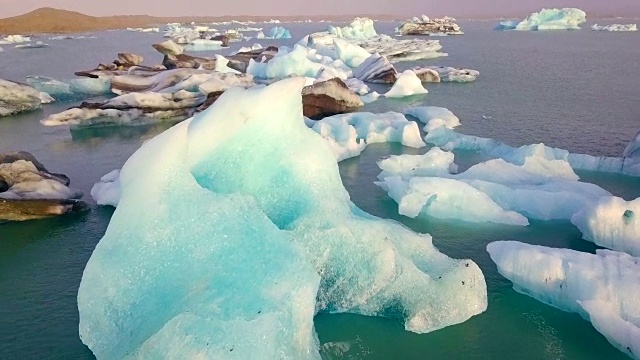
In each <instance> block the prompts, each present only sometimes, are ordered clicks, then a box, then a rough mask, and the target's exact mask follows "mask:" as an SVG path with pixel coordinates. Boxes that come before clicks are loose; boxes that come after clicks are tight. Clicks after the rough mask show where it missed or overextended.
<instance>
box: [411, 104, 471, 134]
mask: <svg viewBox="0 0 640 360" xmlns="http://www.w3.org/2000/svg"><path fill="white" fill-rule="evenodd" d="M404 113H405V115H409V116H413V117H414V118H416V119H418V120H420V122H421V123H423V124H425V127H424V131H425V132H427V133H429V132H431V131H433V130H436V129H438V128H440V127H444V128H446V129H454V128H456V127H458V126H460V119H458V117H457V116H455V115H454V114H453V112H451V110H449V109H447V108H443V107H438V106H419V107H410V108H407V109H405V110H404Z"/></svg>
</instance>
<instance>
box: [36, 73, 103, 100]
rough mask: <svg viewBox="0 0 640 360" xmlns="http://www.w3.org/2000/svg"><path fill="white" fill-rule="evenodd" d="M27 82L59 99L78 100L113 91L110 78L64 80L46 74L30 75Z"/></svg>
mask: <svg viewBox="0 0 640 360" xmlns="http://www.w3.org/2000/svg"><path fill="white" fill-rule="evenodd" d="M26 82H27V83H28V84H29V85H31V86H33V87H34V88H36V89H38V90H39V91H42V92H45V93H47V94H49V95H51V96H52V97H53V98H54V99H56V100H58V101H69V100H78V99H82V98H86V97H90V96H98V95H107V94H110V93H111V81H110V80H109V79H108V78H97V79H93V78H82V79H73V80H70V81H68V82H63V81H59V80H55V79H52V78H48V77H44V76H29V77H27V79H26Z"/></svg>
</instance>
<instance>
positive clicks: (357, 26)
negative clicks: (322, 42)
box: [327, 17, 378, 39]
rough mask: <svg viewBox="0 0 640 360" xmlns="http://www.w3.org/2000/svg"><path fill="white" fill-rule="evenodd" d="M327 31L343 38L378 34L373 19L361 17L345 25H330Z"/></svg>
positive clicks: (367, 36) (363, 37)
mask: <svg viewBox="0 0 640 360" xmlns="http://www.w3.org/2000/svg"><path fill="white" fill-rule="evenodd" d="M327 31H328V32H329V33H330V34H332V35H335V36H336V37H338V38H343V39H369V38H372V37H376V36H377V35H378V33H377V32H376V29H375V28H374V26H373V20H371V19H369V18H359V17H357V18H355V19H353V21H352V22H351V24H349V25H347V26H345V27H336V26H332V25H329V27H328V28H327Z"/></svg>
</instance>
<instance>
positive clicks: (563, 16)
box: [496, 8, 587, 31]
mask: <svg viewBox="0 0 640 360" xmlns="http://www.w3.org/2000/svg"><path fill="white" fill-rule="evenodd" d="M585 21H587V13H585V12H584V11H582V10H580V9H576V8H563V9H542V10H541V11H539V12H535V13H533V14H531V15H529V17H527V18H526V19H524V20H522V21H520V22H517V21H511V20H507V21H501V22H500V23H499V24H498V26H497V27H496V30H521V31H537V30H580V24H582V23H584V22H585Z"/></svg>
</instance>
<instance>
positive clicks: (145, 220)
mask: <svg viewBox="0 0 640 360" xmlns="http://www.w3.org/2000/svg"><path fill="white" fill-rule="evenodd" d="M303 85H304V80H303V79H288V80H284V81H281V82H278V83H275V84H273V85H271V86H269V87H266V88H262V89H250V90H243V89H231V90H229V91H227V92H225V93H224V94H223V95H222V96H221V97H220V98H219V99H218V101H216V103H215V104H214V105H213V106H211V107H210V108H209V109H208V110H206V111H204V112H202V113H201V114H199V115H197V116H196V117H194V118H192V119H190V120H187V121H184V122H182V123H180V124H178V125H176V126H174V127H173V128H171V129H169V130H167V131H166V132H164V133H163V134H161V135H159V136H157V137H155V138H154V139H152V140H150V141H148V142H146V143H145V144H144V145H143V146H142V147H141V148H140V149H139V150H138V151H137V152H136V153H135V154H134V155H132V156H131V158H130V159H129V160H128V161H127V162H126V164H125V165H124V167H123V169H122V172H121V174H120V186H121V192H122V197H121V199H120V202H119V204H118V208H117V209H116V211H115V213H114V214H113V217H112V219H111V222H110V224H109V227H108V229H107V231H106V234H105V236H104V237H103V238H102V240H101V241H100V243H99V244H98V245H97V246H96V249H95V251H94V253H93V255H92V257H91V259H90V260H89V262H88V264H87V266H86V268H85V271H84V274H83V278H82V282H81V284H80V289H79V292H78V309H79V314H80V329H79V331H80V337H81V339H82V341H83V342H84V343H85V344H87V345H88V346H89V348H90V349H91V350H92V351H93V353H94V354H95V355H96V356H97V357H98V358H99V359H102V358H105V359H112V358H153V357H168V358H171V357H179V358H228V359H248V358H251V359H261V358H264V359H273V358H282V359H308V358H311V359H318V358H319V349H318V341H317V337H316V335H315V331H314V328H313V316H314V315H315V314H316V313H317V312H330V313H338V312H352V313H359V314H364V315H371V316H382V315H384V316H389V317H392V318H397V319H399V320H402V321H404V323H405V327H406V329H407V330H410V331H414V332H418V333H423V332H428V331H434V330H437V329H440V328H443V327H445V326H448V325H452V324H456V323H460V322H462V321H465V320H467V319H468V318H470V317H471V316H473V315H475V314H478V313H481V312H482V311H484V310H485V309H486V306H487V295H486V285H485V282H484V277H483V275H482V273H481V271H480V269H479V268H478V266H477V265H476V264H475V263H473V262H472V261H470V260H454V259H451V258H449V257H447V256H445V255H443V254H442V253H440V252H438V250H437V249H436V248H435V247H434V246H433V245H432V243H431V237H430V236H429V235H421V234H416V233H414V232H412V231H410V230H408V229H406V228H405V227H403V226H401V225H400V224H398V223H395V222H392V221H388V220H382V219H378V218H376V217H373V216H371V215H369V214H366V213H364V212H363V211H362V210H360V209H358V208H357V207H356V206H355V205H353V203H351V201H350V199H349V195H348V193H347V191H346V190H345V188H344V187H343V185H342V182H341V179H340V175H339V172H338V166H337V163H336V160H335V157H334V155H333V153H332V151H331V149H330V148H329V146H328V145H327V144H326V142H325V140H324V139H322V137H320V136H318V135H317V134H315V133H314V132H313V131H312V130H310V129H309V128H307V126H305V123H304V121H303V117H302V105H301V104H302V101H301V89H302V87H303ZM274 98H276V99H278V101H273V99H274Z"/></svg>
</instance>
